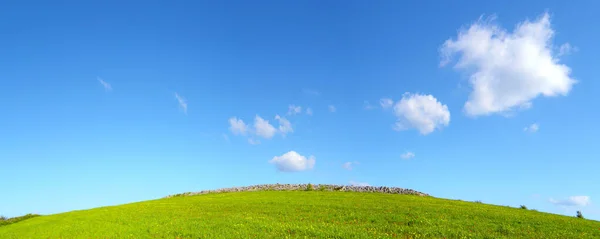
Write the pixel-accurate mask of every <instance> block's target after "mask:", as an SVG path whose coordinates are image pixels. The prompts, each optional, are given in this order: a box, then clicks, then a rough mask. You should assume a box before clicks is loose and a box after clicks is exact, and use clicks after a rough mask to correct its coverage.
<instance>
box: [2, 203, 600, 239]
mask: <svg viewBox="0 0 600 239" xmlns="http://www.w3.org/2000/svg"><path fill="white" fill-rule="evenodd" d="M0 238H19V239H20V238H600V222H598V221H592V220H587V219H580V218H576V217H567V216H561V215H554V214H548V213H542V212H537V211H533V210H526V209H520V208H512V207H506V206H495V205H488V204H483V203H474V202H465V201H458V200H447V199H439V198H434V197H425V196H415V195H397V194H383V193H358V192H335V191H333V192H330V191H258V192H232V193H211V194H204V195H196V196H179V197H171V198H164V199H157V200H151V201H144V202H138V203H131V204H125V205H119V206H110V207H101V208H95V209H90V210H82V211H72V212H67V213H61V214H55V215H47V216H39V217H33V218H29V219H26V220H23V221H20V222H16V223H12V224H7V225H4V226H0Z"/></svg>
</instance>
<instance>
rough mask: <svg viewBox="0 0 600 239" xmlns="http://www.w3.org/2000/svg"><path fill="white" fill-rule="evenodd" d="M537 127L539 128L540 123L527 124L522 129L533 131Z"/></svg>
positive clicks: (535, 130)
mask: <svg viewBox="0 0 600 239" xmlns="http://www.w3.org/2000/svg"><path fill="white" fill-rule="evenodd" d="M539 129H540V125H538V124H537V123H533V124H531V125H530V126H527V127H525V128H523V131H525V132H529V133H535V132H537V131H538V130H539Z"/></svg>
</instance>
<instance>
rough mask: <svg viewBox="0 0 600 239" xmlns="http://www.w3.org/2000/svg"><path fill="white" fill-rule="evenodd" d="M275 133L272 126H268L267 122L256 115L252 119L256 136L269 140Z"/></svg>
mask: <svg viewBox="0 0 600 239" xmlns="http://www.w3.org/2000/svg"><path fill="white" fill-rule="evenodd" d="M276 132H277V130H276V129H275V127H273V125H271V124H269V121H268V120H265V119H263V118H261V117H260V116H258V115H257V116H256V117H255V118H254V133H256V135H258V136H260V137H263V138H265V139H270V138H272V137H273V135H275V133H276Z"/></svg>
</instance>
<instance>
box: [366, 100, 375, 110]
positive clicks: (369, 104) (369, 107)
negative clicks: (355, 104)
mask: <svg viewBox="0 0 600 239" xmlns="http://www.w3.org/2000/svg"><path fill="white" fill-rule="evenodd" d="M363 108H364V109H365V110H372V109H375V106H373V105H372V104H371V103H369V101H367V100H365V101H364V102H363Z"/></svg>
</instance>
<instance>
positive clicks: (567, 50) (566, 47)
mask: <svg viewBox="0 0 600 239" xmlns="http://www.w3.org/2000/svg"><path fill="white" fill-rule="evenodd" d="M578 50H579V49H577V47H574V46H571V44H569V43H568V42H567V43H565V44H562V45H560V48H558V56H564V55H569V54H571V53H573V52H577V51H578Z"/></svg>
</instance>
